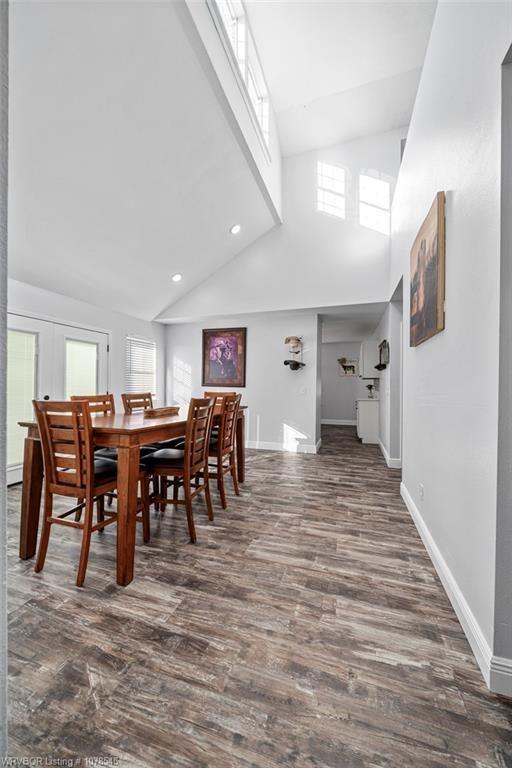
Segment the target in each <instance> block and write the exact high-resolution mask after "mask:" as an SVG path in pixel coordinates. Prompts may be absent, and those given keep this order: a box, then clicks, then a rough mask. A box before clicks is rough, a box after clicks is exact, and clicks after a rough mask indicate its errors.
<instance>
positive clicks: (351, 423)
mask: <svg viewBox="0 0 512 768" xmlns="http://www.w3.org/2000/svg"><path fill="white" fill-rule="evenodd" d="M322 424H330V425H331V426H333V427H355V426H356V425H357V421H356V420H355V419H322Z"/></svg>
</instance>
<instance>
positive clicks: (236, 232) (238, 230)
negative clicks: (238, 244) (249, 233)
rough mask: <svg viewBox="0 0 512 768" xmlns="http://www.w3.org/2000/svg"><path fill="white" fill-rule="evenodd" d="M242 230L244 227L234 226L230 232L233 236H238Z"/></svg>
mask: <svg viewBox="0 0 512 768" xmlns="http://www.w3.org/2000/svg"><path fill="white" fill-rule="evenodd" d="M241 229H242V227H241V226H240V224H233V226H232V227H231V229H230V230H229V231H230V232H231V234H232V235H238V233H239V232H240V230H241Z"/></svg>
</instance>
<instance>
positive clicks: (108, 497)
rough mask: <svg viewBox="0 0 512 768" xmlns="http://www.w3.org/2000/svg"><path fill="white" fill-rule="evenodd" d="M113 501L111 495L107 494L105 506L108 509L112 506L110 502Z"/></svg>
mask: <svg viewBox="0 0 512 768" xmlns="http://www.w3.org/2000/svg"><path fill="white" fill-rule="evenodd" d="M113 501H114V496H113V494H111V493H107V505H108V506H109V507H111V506H112V502H113Z"/></svg>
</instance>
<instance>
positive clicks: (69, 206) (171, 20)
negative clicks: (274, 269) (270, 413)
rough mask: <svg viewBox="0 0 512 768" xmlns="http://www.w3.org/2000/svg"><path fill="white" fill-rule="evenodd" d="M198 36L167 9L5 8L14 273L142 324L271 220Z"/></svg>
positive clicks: (177, 9)
mask: <svg viewBox="0 0 512 768" xmlns="http://www.w3.org/2000/svg"><path fill="white" fill-rule="evenodd" d="M194 32H195V28H194V26H193V24H192V21H191V19H190V17H189V15H188V11H187V8H186V6H185V5H184V4H180V3H173V2H166V3H144V2H141V3H139V2H136V3H131V2H119V3H117V2H114V3H110V2H105V3H88V2H70V3H58V2H57V3H55V2H23V3H15V4H13V5H12V6H11V40H10V49H11V60H10V168H9V190H10V199H9V213H10V220H9V245H10V254H9V255H10V276H11V277H14V278H16V279H18V280H22V281H25V282H28V283H31V284H33V285H37V286H39V287H42V288H47V289H50V290H53V291H56V292H58V293H62V294H65V295H67V296H72V297H74V298H78V299H82V300H85V301H89V302H92V303H94V304H100V305H105V306H110V307H112V308H113V309H115V310H119V311H122V312H125V313H128V314H130V315H134V316H138V317H142V318H147V319H152V318H154V317H155V316H156V315H158V313H159V312H160V311H161V310H162V309H163V308H164V307H165V306H167V305H168V304H169V303H170V302H171V301H173V300H174V299H178V298H179V297H180V296H182V295H183V294H184V293H186V292H187V291H189V290H190V289H191V288H193V287H194V286H195V285H197V284H198V283H199V282H201V281H202V280H204V279H205V278H206V277H208V275H210V274H212V273H213V272H214V271H215V270H217V269H218V268H219V267H220V266H221V265H223V264H225V263H226V262H227V261H229V259H230V258H231V257H232V256H234V255H235V254H236V253H238V252H239V251H240V250H241V249H243V248H244V247H245V246H247V245H248V244H249V243H251V242H252V241H254V240H255V239H256V238H257V237H259V236H260V235H261V234H262V233H264V232H265V231H267V230H268V229H269V228H271V227H272V226H273V225H274V220H273V218H272V215H271V212H270V211H269V207H268V205H267V203H266V201H265V199H264V197H263V195H262V193H261V190H260V188H259V187H258V185H257V183H256V181H255V178H254V176H253V173H252V172H251V170H250V168H249V166H248V163H247V160H246V157H245V156H244V155H243V153H242V151H241V148H240V145H239V143H238V142H237V140H236V139H235V136H234V132H233V130H232V128H231V127H230V125H229V124H228V120H227V118H226V115H225V112H224V111H223V109H222V108H221V105H220V102H219V99H218V95H217V94H216V93H215V92H214V89H213V87H212V85H211V81H210V78H209V76H208V75H209V73H208V72H206V71H205V67H204V61H202V60H201V57H200V56H199V55H198V45H199V43H198V39H197V34H196V35H194ZM235 223H241V224H242V231H241V232H240V234H239V235H237V236H236V237H233V235H231V234H230V233H229V228H230V227H231V225H233V224H235ZM176 272H181V273H183V280H182V282H181V283H179V284H176V283H173V282H171V275H172V274H173V273H176Z"/></svg>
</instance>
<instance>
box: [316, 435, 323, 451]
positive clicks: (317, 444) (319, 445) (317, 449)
mask: <svg viewBox="0 0 512 768" xmlns="http://www.w3.org/2000/svg"><path fill="white" fill-rule="evenodd" d="M321 447H322V438H319V440H317V443H316V452H317V453H318V451H319V450H320V448H321Z"/></svg>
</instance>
